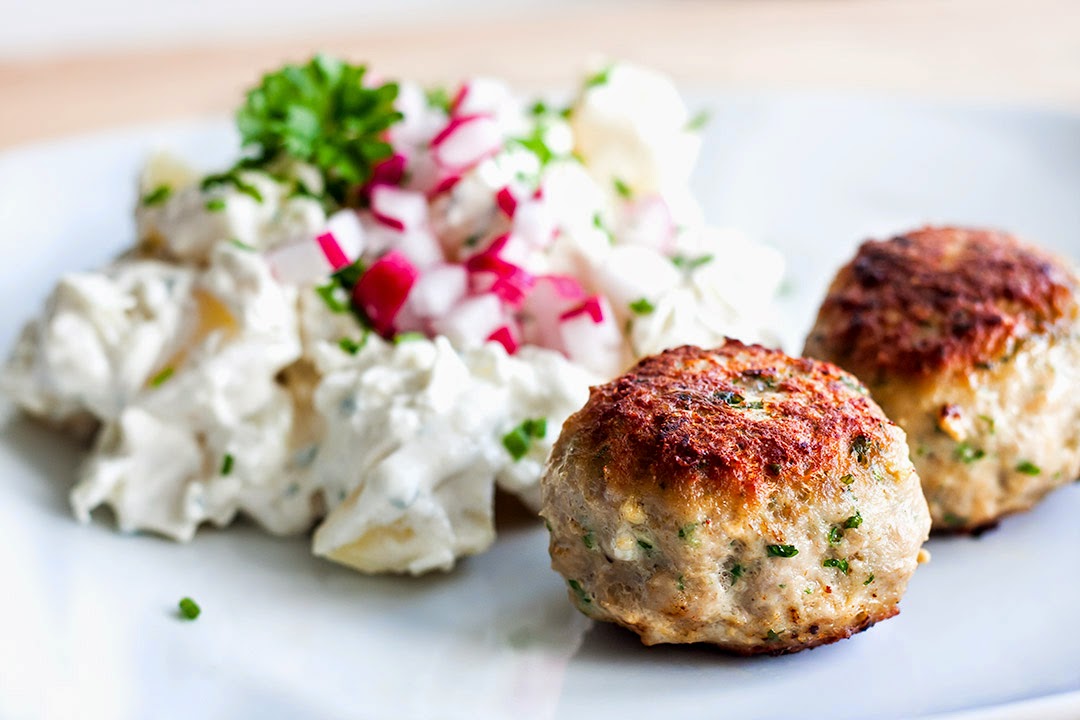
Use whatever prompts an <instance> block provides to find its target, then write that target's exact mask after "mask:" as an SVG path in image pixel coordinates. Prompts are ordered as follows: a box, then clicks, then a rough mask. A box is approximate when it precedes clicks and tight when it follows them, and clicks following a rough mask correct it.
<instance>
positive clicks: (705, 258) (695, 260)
mask: <svg viewBox="0 0 1080 720" xmlns="http://www.w3.org/2000/svg"><path fill="white" fill-rule="evenodd" d="M712 261H713V256H712V255H699V256H698V257H687V256H685V255H675V256H673V257H672V258H671V264H672V265H674V266H675V267H677V268H679V269H680V270H685V271H686V272H693V271H694V270H697V269H698V268H699V267H701V266H702V265H706V264H708V263H711V262H712Z"/></svg>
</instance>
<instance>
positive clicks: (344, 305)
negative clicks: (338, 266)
mask: <svg viewBox="0 0 1080 720" xmlns="http://www.w3.org/2000/svg"><path fill="white" fill-rule="evenodd" d="M315 292H316V293H318V295H319V297H321V298H322V299H323V302H324V303H326V306H327V307H328V308H330V311H331V312H335V313H344V312H349V303H348V301H347V300H342V299H341V298H340V297H339V295H341V294H342V293H343V291H342V289H341V286H340V285H338V283H337V282H336V281H334V280H331V281H330V282H328V283H326V284H325V285H319V286H318V287H316V288H315Z"/></svg>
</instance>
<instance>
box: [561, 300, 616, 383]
mask: <svg viewBox="0 0 1080 720" xmlns="http://www.w3.org/2000/svg"><path fill="white" fill-rule="evenodd" d="M559 333H560V336H561V339H562V345H563V349H564V351H565V352H566V356H567V357H568V358H570V359H571V360H572V361H574V362H576V363H578V364H580V365H583V366H584V367H586V368H588V369H589V370H591V371H593V372H594V373H596V374H597V375H599V376H600V377H602V378H605V379H608V378H612V377H614V376H615V375H616V374H618V373H619V372H620V371H621V370H622V369H623V364H624V363H625V361H626V359H627V358H626V347H625V341H624V339H623V336H622V332H621V331H620V330H619V326H618V324H617V322H616V320H615V315H614V313H612V312H611V307H610V306H609V305H608V303H607V300H605V299H604V298H603V297H602V296H600V295H594V296H592V297H590V298H586V300H585V301H583V302H582V303H580V304H579V305H578V306H577V307H575V308H572V309H571V310H569V311H567V312H565V313H563V314H562V315H561V316H560V318H559Z"/></svg>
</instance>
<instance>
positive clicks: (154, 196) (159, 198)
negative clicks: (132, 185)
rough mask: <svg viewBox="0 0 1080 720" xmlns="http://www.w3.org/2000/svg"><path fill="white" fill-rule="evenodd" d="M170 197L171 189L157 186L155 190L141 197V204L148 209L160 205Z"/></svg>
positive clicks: (165, 186)
mask: <svg viewBox="0 0 1080 720" xmlns="http://www.w3.org/2000/svg"><path fill="white" fill-rule="evenodd" d="M170 195H172V188H171V187H169V186H168V185H158V186H157V187H156V188H154V189H153V190H151V191H150V192H148V193H146V194H145V195H143V197H142V204H143V205H145V206H147V207H149V206H151V205H160V204H161V203H163V202H165V201H166V200H168V199H169V196H170Z"/></svg>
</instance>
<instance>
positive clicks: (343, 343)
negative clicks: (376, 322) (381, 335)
mask: <svg viewBox="0 0 1080 720" xmlns="http://www.w3.org/2000/svg"><path fill="white" fill-rule="evenodd" d="M367 339H368V333H366V332H365V333H364V334H363V336H362V337H361V338H360V339H359V340H353V339H352V338H348V337H343V338H341V339H340V340H338V343H337V344H338V347H339V348H341V349H342V350H344V351H345V352H347V353H349V354H350V355H355V354H357V353H358V352H360V351H361V350H362V349H363V347H364V345H366V344H367Z"/></svg>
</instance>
